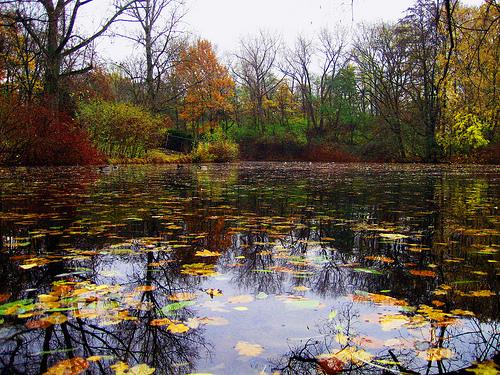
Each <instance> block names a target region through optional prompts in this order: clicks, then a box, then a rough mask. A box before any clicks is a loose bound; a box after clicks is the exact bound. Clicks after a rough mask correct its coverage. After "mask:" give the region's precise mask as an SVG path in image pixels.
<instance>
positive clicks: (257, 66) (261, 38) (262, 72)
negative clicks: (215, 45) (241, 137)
mask: <svg viewBox="0 0 500 375" xmlns="http://www.w3.org/2000/svg"><path fill="white" fill-rule="evenodd" d="M279 45H280V44H279V41H278V39H277V38H276V37H273V36H271V35H270V34H268V33H266V32H264V31H260V32H259V35H257V36H256V37H253V38H247V39H242V40H241V41H240V50H239V52H237V53H236V54H235V55H234V56H235V58H236V62H235V64H233V66H232V69H231V70H232V72H233V74H234V75H235V76H236V79H237V81H238V82H239V83H240V84H241V85H243V86H245V87H246V88H247V90H248V92H249V95H250V101H251V104H252V112H253V119H254V125H255V126H256V127H257V128H258V129H259V130H260V131H261V132H263V131H264V106H263V104H264V99H265V98H266V97H267V96H268V95H269V94H270V93H271V92H272V91H273V90H274V89H275V88H276V87H277V86H278V84H279V83H280V82H281V80H282V79H276V77H275V76H274V74H273V70H274V68H275V67H276V58H277V55H278V49H279Z"/></svg>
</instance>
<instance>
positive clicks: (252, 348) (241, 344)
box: [234, 341, 264, 357]
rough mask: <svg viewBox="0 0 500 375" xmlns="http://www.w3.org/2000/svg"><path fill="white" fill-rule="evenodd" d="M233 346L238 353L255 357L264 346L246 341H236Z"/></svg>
mask: <svg viewBox="0 0 500 375" xmlns="http://www.w3.org/2000/svg"><path fill="white" fill-rule="evenodd" d="M234 348H235V349H236V351H237V352H238V354H239V355H242V356H245V357H257V356H259V355H260V354H261V353H262V352H263V351H264V348H263V347H262V346H260V345H259V344H251V343H249V342H246V341H238V342H237V343H236V346H235V347H234Z"/></svg>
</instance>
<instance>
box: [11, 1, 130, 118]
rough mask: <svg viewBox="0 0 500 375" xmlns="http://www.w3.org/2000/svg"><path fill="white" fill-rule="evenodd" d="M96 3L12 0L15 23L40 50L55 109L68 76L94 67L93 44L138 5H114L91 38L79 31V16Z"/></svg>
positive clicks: (123, 2)
mask: <svg viewBox="0 0 500 375" xmlns="http://www.w3.org/2000/svg"><path fill="white" fill-rule="evenodd" d="M94 1H95V0H29V1H26V0H10V1H4V2H3V3H4V4H7V5H9V6H10V8H9V10H10V12H9V14H11V15H12V17H11V18H12V21H14V22H15V23H17V24H18V25H20V27H22V28H23V29H24V30H25V31H26V32H27V33H28V35H29V36H30V37H31V38H32V39H33V41H34V43H35V45H36V48H37V49H39V50H40V51H41V58H42V60H43V68H44V78H43V87H44V92H45V94H46V95H47V96H48V97H49V98H50V100H51V105H52V107H53V109H58V108H59V100H60V96H61V84H62V80H63V79H64V78H65V77H70V76H74V75H78V74H82V73H85V72H88V71H90V70H91V69H92V68H93V53H92V44H93V42H94V41H95V40H96V39H97V38H98V37H100V36H101V35H103V34H104V33H105V32H106V30H107V29H108V28H109V27H110V26H111V25H112V24H113V23H114V22H115V21H117V20H118V19H119V17H120V16H121V15H122V14H123V13H124V12H125V11H126V10H127V9H128V8H129V7H130V6H131V5H132V4H134V3H135V2H137V1H140V0H123V1H117V2H115V7H114V10H113V12H112V13H111V14H110V15H109V16H108V17H107V18H104V19H103V21H102V22H101V23H100V25H99V27H98V28H97V29H96V30H94V31H93V32H92V33H90V34H89V35H84V34H82V33H80V32H79V31H78V27H77V24H78V21H79V14H80V12H81V10H82V8H84V7H85V6H89V5H91V4H92V3H94ZM94 4H95V3H94Z"/></svg>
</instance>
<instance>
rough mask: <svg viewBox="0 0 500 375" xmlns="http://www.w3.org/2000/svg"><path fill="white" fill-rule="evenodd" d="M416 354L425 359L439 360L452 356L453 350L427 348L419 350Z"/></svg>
mask: <svg viewBox="0 0 500 375" xmlns="http://www.w3.org/2000/svg"><path fill="white" fill-rule="evenodd" d="M418 356H419V357H420V358H422V359H424V360H426V361H441V360H443V359H448V358H452V357H453V352H452V351H451V350H450V349H448V348H429V349H427V350H426V351H423V352H419V353H418Z"/></svg>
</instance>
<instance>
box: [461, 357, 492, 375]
mask: <svg viewBox="0 0 500 375" xmlns="http://www.w3.org/2000/svg"><path fill="white" fill-rule="evenodd" d="M465 371H467V372H472V373H474V374H478V375H498V374H499V373H500V367H499V366H498V365H497V364H496V363H495V361H493V360H489V361H485V362H481V363H478V364H476V365H475V366H474V367H471V368H468V369H465Z"/></svg>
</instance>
